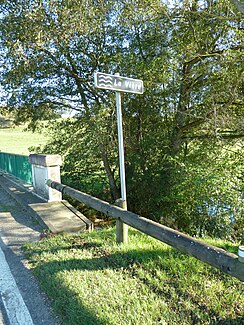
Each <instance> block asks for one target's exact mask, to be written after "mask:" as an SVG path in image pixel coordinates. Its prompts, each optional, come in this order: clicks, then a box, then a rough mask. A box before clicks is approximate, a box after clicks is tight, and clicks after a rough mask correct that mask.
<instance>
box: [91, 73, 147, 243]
mask: <svg viewBox="0 0 244 325" xmlns="http://www.w3.org/2000/svg"><path fill="white" fill-rule="evenodd" d="M95 86H96V87H97V88H101V89H107V90H115V91H116V110H117V125H118V146H119V167H120V168H119V170H120V184H121V199H120V200H117V202H116V203H117V205H118V206H120V207H121V208H123V209H125V210H127V199H126V182H125V158H124V140H123V123H122V109H121V92H129V93H136V94H143V91H144V88H143V81H142V80H140V79H133V78H126V77H121V76H120V75H119V74H118V73H116V74H115V75H110V74H106V73H101V72H97V73H95ZM116 240H117V242H119V243H121V242H122V243H127V242H128V226H127V225H126V224H124V223H122V222H121V221H119V220H116Z"/></svg>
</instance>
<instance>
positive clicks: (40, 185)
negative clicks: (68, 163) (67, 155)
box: [29, 154, 62, 202]
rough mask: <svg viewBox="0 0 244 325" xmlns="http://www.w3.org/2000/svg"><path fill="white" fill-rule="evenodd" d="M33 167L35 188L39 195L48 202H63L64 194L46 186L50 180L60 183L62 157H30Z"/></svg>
mask: <svg viewBox="0 0 244 325" xmlns="http://www.w3.org/2000/svg"><path fill="white" fill-rule="evenodd" d="M29 161H30V163H31V165H32V178H33V188H34V191H35V193H36V194H37V195H39V196H40V197H42V198H44V199H45V200H47V201H48V202H53V201H61V200H62V194H61V193H60V192H58V191H56V190H53V189H51V188H50V187H48V186H47V185H46V182H47V180H48V179H52V180H55V181H56V182H60V181H61V178H60V166H61V165H62V158H61V156H60V155H38V154H31V155H29Z"/></svg>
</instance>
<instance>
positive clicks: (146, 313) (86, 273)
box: [24, 228, 244, 325]
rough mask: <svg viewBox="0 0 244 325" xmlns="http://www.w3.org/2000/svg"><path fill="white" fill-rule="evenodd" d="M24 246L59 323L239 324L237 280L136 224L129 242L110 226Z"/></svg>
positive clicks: (242, 302) (241, 301)
mask: <svg viewBox="0 0 244 325" xmlns="http://www.w3.org/2000/svg"><path fill="white" fill-rule="evenodd" d="M211 243H212V244H215V245H218V246H221V247H224V248H225V249H228V250H230V251H235V252H236V251H237V245H233V244H231V243H224V242H223V241H218V242H213V241H212V242H211ZM24 249H25V251H26V254H27V256H28V258H29V264H30V267H32V268H33V269H34V274H35V275H36V277H37V278H38V280H39V281H40V283H41V286H42V287H43V289H44V290H45V292H46V293H47V294H48V296H49V297H50V299H51V301H52V304H53V307H54V310H55V311H56V312H57V314H59V315H60V317H61V320H62V323H63V324H65V325H71V324H72V325H77V324H82V325H86V324H88V325H91V324H99V325H101V324H113V325H114V324H121V325H122V324H135V325H137V324H138V325H141V324H145V325H150V324H243V321H244V317H243V313H244V309H243V308H244V307H243V306H244V295H243V289H244V287H243V283H241V282H240V281H239V280H237V279H234V278H232V277H230V276H228V275H225V274H223V273H221V272H220V271H218V270H216V269H214V268H212V267H210V266H207V265H205V264H203V263H202V262H200V261H198V260H196V259H194V258H191V257H188V256H186V255H183V254H181V253H179V252H177V251H176V250H174V249H173V248H171V247H169V246H167V245H165V244H163V243H161V242H159V241H157V240H154V239H152V238H150V237H148V236H146V235H143V234H141V233H140V232H137V231H135V230H130V242H129V244H128V245H127V246H125V245H117V244H116V243H115V229H114V228H109V229H104V230H100V231H94V232H92V233H90V234H88V233H86V234H81V235H79V236H78V235H59V236H54V237H51V238H48V239H44V240H42V241H40V242H38V243H33V244H26V245H25V248H24Z"/></svg>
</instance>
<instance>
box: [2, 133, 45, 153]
mask: <svg viewBox="0 0 244 325" xmlns="http://www.w3.org/2000/svg"><path fill="white" fill-rule="evenodd" d="M46 142H47V137H46V136H44V135H43V134H40V133H33V132H31V131H25V128H24V127H15V128H0V151H2V152H8V153H16V154H20V155H29V154H30V151H29V148H30V147H32V146H39V145H43V144H45V143H46Z"/></svg>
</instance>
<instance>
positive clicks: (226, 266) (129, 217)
mask: <svg viewBox="0 0 244 325" xmlns="http://www.w3.org/2000/svg"><path fill="white" fill-rule="evenodd" d="M47 185H48V186H49V187H51V188H53V189H56V190H57V191H59V192H61V193H64V194H67V195H68V196H70V197H72V198H74V199H76V200H78V201H80V202H82V203H84V204H85V205H87V206H89V207H91V208H93V209H95V210H97V211H100V212H102V213H105V214H106V215H108V216H110V217H113V218H115V219H117V220H119V221H122V222H123V223H126V224H127V225H129V226H131V227H133V228H135V229H138V230H140V231H142V232H143V233H145V234H147V235H149V236H151V237H154V238H156V239H158V240H160V241H162V242H164V243H166V244H168V245H170V246H173V247H175V248H177V249H178V250H180V251H181V252H183V253H186V254H188V255H190V256H193V257H195V258H197V259H199V260H201V261H202V262H205V263H207V264H209V265H212V266H214V267H215V268H217V269H220V270H221V271H223V272H224V273H227V274H230V275H232V276H233V277H236V278H237V279H239V280H241V281H244V263H241V262H240V261H239V260H238V256H237V255H235V254H232V253H229V252H226V251H225V250H223V249H221V248H218V247H215V246H212V245H208V244H207V243H205V242H203V241H200V240H197V239H195V238H193V237H190V236H188V235H185V234H183V233H181V232H179V231H176V230H174V229H171V228H168V227H166V226H163V225H161V224H159V223H156V222H154V221H152V220H149V219H146V218H143V217H141V216H139V215H137V214H135V213H132V212H130V211H126V210H123V209H121V208H119V207H116V206H114V205H111V204H109V203H107V202H105V201H102V200H99V199H97V198H95V197H92V196H90V195H88V194H86V193H82V192H80V191H77V190H75V189H73V188H71V187H69V186H66V185H63V184H60V183H58V182H54V181H52V180H50V179H49V180H48V181H47Z"/></svg>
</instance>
